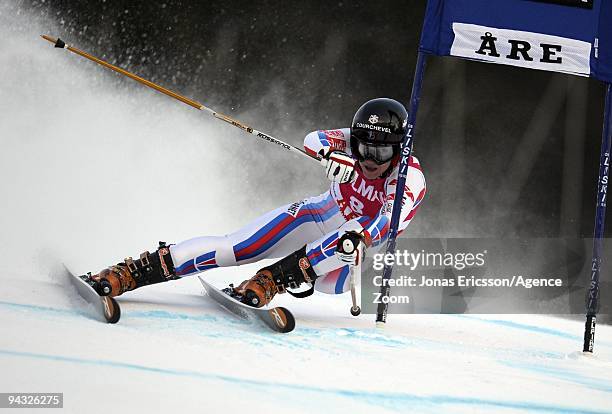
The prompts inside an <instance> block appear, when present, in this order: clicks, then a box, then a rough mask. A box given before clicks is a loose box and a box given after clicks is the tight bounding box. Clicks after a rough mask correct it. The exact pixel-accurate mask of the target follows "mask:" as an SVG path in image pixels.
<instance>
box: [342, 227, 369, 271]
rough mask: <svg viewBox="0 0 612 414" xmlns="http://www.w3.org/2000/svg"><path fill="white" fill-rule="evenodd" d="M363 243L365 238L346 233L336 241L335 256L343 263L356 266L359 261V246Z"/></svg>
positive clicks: (355, 233) (354, 233)
mask: <svg viewBox="0 0 612 414" xmlns="http://www.w3.org/2000/svg"><path fill="white" fill-rule="evenodd" d="M364 241H365V238H364V236H363V235H361V234H359V233H357V232H355V231H347V232H346V233H344V234H343V235H342V237H340V239H339V240H338V245H337V246H336V252H335V253H336V256H337V257H338V259H340V260H341V261H343V262H344V263H346V264H348V265H351V266H356V265H357V264H359V261H360V260H361V258H360V254H359V252H360V250H359V245H360V244H361V243H362V242H364Z"/></svg>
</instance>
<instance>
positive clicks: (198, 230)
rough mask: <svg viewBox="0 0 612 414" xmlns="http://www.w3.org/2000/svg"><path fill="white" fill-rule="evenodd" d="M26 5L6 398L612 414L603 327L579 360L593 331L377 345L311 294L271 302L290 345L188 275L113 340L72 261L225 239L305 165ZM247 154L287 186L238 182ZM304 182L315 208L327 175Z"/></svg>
mask: <svg viewBox="0 0 612 414" xmlns="http://www.w3.org/2000/svg"><path fill="white" fill-rule="evenodd" d="M18 4H19V2H3V3H2V4H0V35H1V36H2V39H3V42H2V45H0V52H1V53H0V114H1V117H2V118H1V122H0V143H1V144H2V145H1V146H0V175H1V176H2V177H3V179H2V180H0V194H2V195H3V207H2V214H0V229H1V231H0V245H1V246H2V250H1V251H2V252H1V253H0V255H1V257H0V258H1V259H2V260H0V321H1V322H2V325H1V326H2V332H1V334H0V392H63V393H64V409H63V411H64V412H71V413H85V412H86V413H97V412H104V413H108V412H112V413H124V412H125V413H136V412H148V413H158V412H159V413H161V412H164V413H167V412H173V411H175V412H200V413H217V412H224V413H225V412H255V413H262V412H266V413H276V412H282V413H311V412H317V411H334V412H354V413H362V412H364V413H365V412H368V413H370V412H381V413H383V412H429V413H440V412H495V413H498V412H524V411H528V412H553V413H566V412H598V413H599V412H612V328H611V327H610V326H598V329H597V335H596V342H595V349H596V352H595V354H594V355H592V356H585V355H583V354H582V353H581V352H579V351H580V349H581V345H582V333H583V322H581V321H571V320H565V319H560V318H554V317H547V316H526V315H524V316H521V315H505V316H502V315H487V316H476V315H472V316H461V315H390V316H389V323H388V324H387V326H386V327H385V329H384V330H376V329H375V328H374V323H373V319H374V317H373V316H372V315H361V316H360V317H358V318H354V317H352V316H350V314H349V305H350V296H349V295H341V296H328V295H322V294H318V293H317V294H315V295H314V296H313V297H311V298H308V299H304V300H297V299H292V298H290V297H286V295H284V296H281V297H278V299H277V300H276V303H277V304H278V305H284V306H287V307H288V308H290V309H291V310H292V311H293V312H294V314H295V316H296V320H297V327H296V329H295V331H294V332H292V333H290V334H286V335H283V334H275V333H271V332H269V331H267V330H265V329H263V328H262V327H260V326H258V325H254V324H252V323H249V322H245V321H242V320H239V319H236V318H234V317H233V316H232V315H228V314H227V313H226V312H224V311H223V310H221V309H220V308H219V307H218V306H217V305H216V304H215V303H214V302H212V301H211V300H209V299H208V298H207V297H205V296H203V295H202V288H201V285H200V284H199V282H198V281H197V279H195V278H187V279H184V280H180V281H176V282H172V283H166V284H163V285H156V286H151V287H148V288H143V289H139V290H137V291H135V292H130V293H128V294H125V295H123V296H121V297H120V298H119V302H120V304H121V306H122V310H123V316H122V319H121V321H120V323H119V324H117V325H106V324H104V323H101V322H98V321H97V320H95V319H94V318H93V317H92V313H91V310H90V309H88V308H87V307H86V306H85V304H84V303H83V302H82V301H81V300H80V299H79V298H78V297H77V296H76V295H75V293H74V291H73V290H72V289H71V288H70V287H69V285H68V284H67V282H66V280H65V278H64V277H63V276H62V274H61V272H60V271H58V269H60V268H61V266H60V263H61V262H66V263H68V264H69V265H70V266H71V267H73V268H75V269H76V270H78V271H87V270H93V271H97V270H99V269H101V268H103V267H104V266H106V265H108V264H110V263H112V262H114V261H117V260H120V259H121V258H123V257H125V256H126V255H132V256H133V255H137V254H139V253H140V252H141V251H143V250H145V249H152V248H154V246H155V245H156V242H157V240H160V239H162V240H166V241H168V242H176V241H180V240H183V239H186V238H188V237H193V236H197V235H201V234H219V233H222V232H227V231H231V230H232V229H234V228H236V227H237V226H240V225H241V224H243V223H245V222H246V221H248V220H251V219H253V218H254V217H256V216H257V215H259V214H261V213H263V212H264V211H266V210H267V209H268V208H269V207H274V206H275V205H276V204H281V203H285V202H288V201H292V200H291V199H282V200H281V199H272V200H271V199H268V198H266V197H265V194H266V192H267V191H266V190H267V189H274V188H276V189H278V188H283V189H287V191H288V192H290V191H291V190H290V189H291V188H293V187H292V186H294V183H295V182H296V181H297V180H296V178H297V177H300V173H301V172H302V171H307V170H309V169H310V168H312V167H311V165H310V164H307V163H306V161H297V160H296V159H294V158H290V159H288V158H287V156H286V155H285V154H282V155H281V154H280V152H279V151H278V149H276V148H274V147H273V146H270V148H268V147H266V146H265V145H261V144H256V143H253V142H252V139H250V138H248V137H244V136H243V134H242V133H241V132H240V131H238V130H237V129H235V128H232V127H230V126H227V125H225V124H223V123H220V122H218V121H214V120H209V119H205V118H203V117H202V115H201V114H200V113H198V112H197V111H194V110H192V109H190V108H188V107H184V106H183V105H182V104H179V103H176V102H173V101H171V100H169V98H167V97H164V96H160V95H158V94H155V93H153V92H151V91H148V90H144V89H143V88H142V87H139V86H137V85H134V84H132V83H128V81H126V80H122V79H118V78H117V77H115V76H114V75H111V74H108V73H107V72H106V71H104V70H103V69H100V68H98V67H95V65H93V64H91V63H89V62H86V61H84V60H83V59H80V58H78V57H76V56H73V55H69V54H68V53H65V52H62V51H60V50H57V49H54V48H52V47H51V46H50V45H49V44H48V43H47V42H44V41H42V40H41V39H40V38H39V37H38V35H39V34H40V33H49V34H51V35H57V34H60V35H61V36H64V37H65V38H66V40H67V41H69V40H71V41H75V40H76V39H78V36H77V35H75V34H74V32H70V31H68V30H64V29H65V28H63V27H61V26H59V25H57V24H56V23H55V22H53V21H45V20H44V19H42V18H38V17H36V16H32V15H29V14H28V13H27V12H24V11H23V10H19V8H18V6H17V5H18ZM66 36H67V37H66ZM166 69H167V68H160V70H166ZM205 92H206V91H205ZM205 92H203V93H202V94H203V95H206V93H205ZM196 98H198V97H196ZM208 98H209V99H212V98H211V97H210V96H208ZM262 110H264V111H265V108H264V109H262ZM235 115H236V117H237V118H238V119H241V118H240V114H235ZM243 115H244V114H243ZM250 117H251V120H253V118H256V116H255V115H253V114H251V115H250ZM253 124H254V125H257V123H256V122H254V123H253ZM313 125H316V122H315V120H313ZM271 132H274V131H271ZM303 132H304V131H296V136H299V135H298V134H299V133H303ZM228 142H232V143H237V144H236V145H237V146H239V149H232V148H229V146H228V144H227V143H228ZM296 143H297V142H296ZM238 157H239V158H238ZM242 157H244V158H242ZM236 159H239V160H240V161H239V163H240V164H241V165H242V166H246V165H251V164H253V165H259V166H264V167H266V166H267V165H270V164H274V165H275V171H281V170H283V171H286V172H294V174H295V175H290V174H284V175H283V174H272V175H270V174H269V171H270V170H269V169H266V168H260V169H261V170H262V171H261V173H260V175H255V176H253V175H246V173H244V171H243V170H235V173H233V174H228V173H227V170H228V168H227V166H228V165H235V164H236ZM264 161H268V163H266V162H264ZM272 161H273V162H272ZM244 168H247V167H244ZM270 168H271V167H270ZM251 172H252V170H251ZM264 177H265V181H264V179H263V178H264ZM299 182H300V183H301V185H302V186H303V188H299V189H298V190H299V192H303V195H309V194H317V192H316V191H317V188H318V187H316V186H317V185H318V186H320V185H321V183H323V175H321V183H317V184H313V183H310V182H302V181H299ZM253 183H255V184H256V186H252V184H253ZM276 194H278V192H277V193H276ZM288 196H291V197H293V193H292V194H289V195H288ZM256 268H257V266H256V265H251V266H245V267H241V268H240V269H222V270H215V271H213V272H209V273H207V274H206V277H208V278H210V280H212V281H213V283H216V284H217V285H218V286H221V285H224V284H226V283H228V282H239V281H241V280H242V279H244V278H245V277H248V276H250V275H251V274H252V273H253V271H255V270H256ZM27 411H28V410H24V411H19V412H27Z"/></svg>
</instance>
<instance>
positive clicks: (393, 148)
mask: <svg viewBox="0 0 612 414" xmlns="http://www.w3.org/2000/svg"><path fill="white" fill-rule="evenodd" d="M407 117H408V115H407V112H406V109H405V108H404V106H403V105H402V104H401V103H399V102H397V101H395V100H393V99H388V98H377V99H372V100H370V101H368V102H366V103H365V104H363V105H362V106H361V107H360V108H359V109H358V110H357V112H356V114H355V116H354V118H353V122H352V124H351V127H350V128H343V129H336V130H324V131H315V132H311V133H309V134H308V135H306V137H305V139H304V148H305V150H306V152H308V153H309V154H311V155H315V156H318V157H320V158H321V163H322V164H323V166H324V167H325V171H326V174H327V177H328V178H329V179H330V180H331V186H330V189H329V191H326V192H325V193H323V194H321V195H319V196H315V197H309V198H306V199H304V200H301V201H298V202H296V203H293V204H288V205H285V206H282V207H279V208H277V209H276V210H273V211H270V212H268V213H267V214H264V215H263V216H261V217H259V218H258V219H256V220H254V221H253V222H252V223H250V224H248V225H246V226H245V227H243V228H242V229H240V230H238V231H236V232H234V233H231V234H228V235H224V236H203V237H196V238H193V239H190V240H186V241H183V242H181V243H178V244H174V245H166V244H165V243H163V242H160V245H159V248H158V249H157V251H155V252H154V253H149V252H148V251H146V252H144V253H142V254H141V255H140V257H139V258H137V259H135V260H134V259H132V258H131V257H128V258H126V259H125V260H124V262H122V263H119V264H117V265H115V266H110V267H108V268H107V269H104V270H102V271H101V272H100V273H98V274H96V275H93V276H91V280H92V283H93V284H94V285H95V287H96V290H97V291H98V293H100V294H102V291H103V289H102V288H103V287H104V288H105V289H106V292H105V293H106V294H110V296H118V295H121V294H122V293H124V292H126V291H130V290H133V289H136V288H139V287H141V286H146V285H150V284H154V283H159V282H165V281H168V280H174V279H179V278H182V277H185V276H189V275H193V274H195V273H199V272H204V271H206V270H210V269H214V268H216V267H225V266H238V265H241V264H245V263H252V262H256V261H259V260H262V259H265V258H274V257H284V258H283V259H280V260H279V261H277V262H276V263H274V264H272V265H270V266H266V267H264V268H262V269H260V270H259V271H258V272H257V273H256V274H255V275H254V276H253V277H251V278H250V279H247V280H245V281H243V282H242V283H241V284H240V285H239V286H237V287H233V292H232V296H234V297H235V298H237V299H238V300H240V301H241V302H243V303H246V304H248V305H250V306H255V307H261V306H264V305H266V304H268V303H270V301H271V300H272V299H273V298H274V296H275V295H276V294H277V293H284V292H289V293H290V294H292V295H294V296H297V297H304V296H307V295H308V294H310V293H312V291H313V290H314V288H315V287H316V289H317V290H318V291H321V292H324V293H336V294H339V293H343V292H346V291H347V290H348V289H349V282H348V277H347V276H348V275H349V272H350V270H351V267H352V266H354V265H355V264H356V263H357V261H358V260H360V258H359V257H358V252H359V250H358V249H357V246H358V245H359V243H364V244H365V246H366V247H367V248H371V249H377V248H380V246H381V245H382V243H383V242H384V241H386V238H387V235H388V230H389V224H390V218H391V210H392V207H393V200H394V196H395V189H396V184H397V175H398V169H399V168H398V165H399V157H400V145H401V142H402V140H403V138H404V136H405V134H406V124H407ZM425 189H426V187H425V178H424V176H423V173H422V171H421V167H420V164H419V161H418V160H417V159H416V158H415V157H414V156H412V157H411V158H410V160H409V168H408V174H407V179H406V187H405V190H404V196H403V200H402V211H401V216H400V224H399V229H398V230H399V231H403V230H404V229H405V228H406V227H407V226H408V224H409V223H410V221H411V220H412V218H413V217H414V215H415V213H416V211H417V209H418V207H419V205H420V203H421V201H422V199H423V196H424V195H425ZM315 282H316V284H315ZM303 283H307V284H309V285H310V288H309V289H308V290H307V291H306V292H300V293H293V292H291V291H289V290H288V289H296V288H298V287H299V286H300V285H301V284H303Z"/></svg>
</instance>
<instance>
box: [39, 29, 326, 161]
mask: <svg viewBox="0 0 612 414" xmlns="http://www.w3.org/2000/svg"><path fill="white" fill-rule="evenodd" d="M40 36H41V37H42V38H43V39H45V40H48V41H49V42H51V43H53V44H54V45H55V47H57V48H60V49H66V50H68V51H70V52H72V53H75V54H77V55H79V56H82V57H84V58H85V59H89V60H91V61H92V62H95V63H97V64H99V65H102V66H104V67H106V68H108V69H110V70H112V71H114V72H117V73H120V74H122V75H125V76H127V77H128V78H131V79H133V80H135V81H136V82H139V83H141V84H143V85H145V86H148V87H149V88H152V89H155V90H156V91H158V92H161V93H163V94H164V95H167V96H170V97H171V98H174V99H176V100H179V101H181V102H183V103H185V104H187V105H189V106H192V107H194V108H195V109H198V110H200V111H204V112H207V113H209V114H210V115H212V116H214V117H215V118H217V119H220V120H222V121H225V122H227V123H228V124H232V125H233V126H235V127H238V128H240V129H242V130H243V131H246V132H248V133H249V134H252V135H255V136H256V137H258V138H260V139H263V140H265V141H267V142H269V143H272V144H276V145H278V146H279V147H281V148H284V149H285V150H287V151H291V152H293V153H297V154H301V155H303V156H305V157H307V158H310V159H314V160H317V161H318V160H319V159H318V158H317V157H315V156H312V155H310V154H308V153H307V152H306V151H304V150H302V149H300V148H297V147H294V146H293V145H290V144H287V143H286V142H284V141H281V140H280V139H277V138H274V137H273V136H271V135H268V134H265V133H263V132H261V131H257V130H256V129H253V128H251V127H250V126H248V125H245V124H243V123H242V122H239V121H237V120H235V119H234V118H231V117H229V116H227V115H224V114H221V113H219V112H215V111H214V110H212V109H210V108H207V107H206V106H204V105H202V104H201V103H199V102H197V101H194V100H193V99H189V98H186V97H185V96H183V95H180V94H178V93H176V92H173V91H171V90H170V89H166V88H164V87H163V86H160V85H158V84H156V83H153V82H151V81H149V80H147V79H144V78H141V77H140V76H138V75H135V74H133V73H131V72H128V71H127V70H125V69H122V68H120V67H118V66H115V65H111V64H110V63H108V62H105V61H103V60H102V59H99V58H97V57H95V56H92V55H90V54H89V53H87V52H84V51H82V50H80V49H77V48H76V47H73V46H69V45H67V44H66V43H65V42H64V41H63V40H61V39H59V38H57V39H56V38H53V37H51V36H47V35H40Z"/></svg>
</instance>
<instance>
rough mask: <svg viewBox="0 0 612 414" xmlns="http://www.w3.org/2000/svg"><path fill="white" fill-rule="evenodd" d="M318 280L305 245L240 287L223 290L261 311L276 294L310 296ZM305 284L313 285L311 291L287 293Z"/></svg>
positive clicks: (260, 271)
mask: <svg viewBox="0 0 612 414" xmlns="http://www.w3.org/2000/svg"><path fill="white" fill-rule="evenodd" d="M317 277H318V276H317V274H316V273H315V272H314V270H313V268H312V266H311V265H310V261H309V260H308V257H306V246H304V247H302V248H301V249H300V250H298V251H296V252H294V253H291V254H290V255H289V256H287V257H285V258H284V259H281V260H279V261H278V262H276V263H274V264H273V265H270V266H267V267H264V268H263V269H260V270H259V271H258V272H257V273H256V274H255V276H253V277H252V278H250V279H248V280H245V281H244V282H242V283H241V284H240V285H238V287H234V286H233V285H230V287H229V288H226V289H224V290H223V291H224V292H225V293H227V294H228V295H230V296H231V297H233V298H234V299H236V300H238V301H240V302H242V303H244V304H247V305H249V306H253V307H255V308H261V307H262V306H264V305H267V304H268V303H270V301H272V299H273V298H274V296H275V295H276V294H277V293H285V292H289V294H291V295H292V296H295V297H306V296H309V295H311V294H312V292H313V291H314V281H315V280H316V279H317ZM302 283H310V284H311V288H310V289H309V290H307V291H306V292H300V293H293V292H290V291H288V290H287V289H288V288H290V289H297V288H298V287H299V286H300V285H301V284H302Z"/></svg>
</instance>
